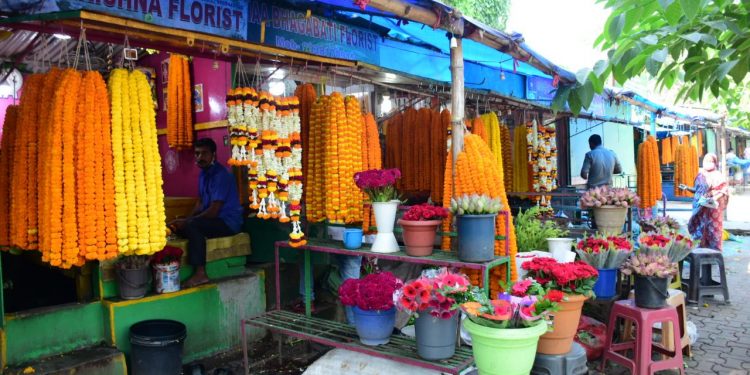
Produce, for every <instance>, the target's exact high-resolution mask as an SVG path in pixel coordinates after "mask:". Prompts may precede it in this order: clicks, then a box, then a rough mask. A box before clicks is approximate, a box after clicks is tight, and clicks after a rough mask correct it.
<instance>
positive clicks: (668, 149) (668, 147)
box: [661, 137, 674, 164]
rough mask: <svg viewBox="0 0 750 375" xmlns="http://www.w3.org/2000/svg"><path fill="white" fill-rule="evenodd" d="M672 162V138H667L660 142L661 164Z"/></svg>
mask: <svg viewBox="0 0 750 375" xmlns="http://www.w3.org/2000/svg"><path fill="white" fill-rule="evenodd" d="M672 162H674V156H673V155H672V138H670V137H667V138H664V139H662V140H661V163H662V164H669V163H672Z"/></svg>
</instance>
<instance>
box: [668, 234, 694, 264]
mask: <svg viewBox="0 0 750 375" xmlns="http://www.w3.org/2000/svg"><path fill="white" fill-rule="evenodd" d="M693 245H694V243H693V240H691V239H690V237H687V236H683V235H682V234H679V233H676V234H674V235H673V236H672V246H670V247H669V253H668V254H667V255H668V256H669V260H670V261H671V262H672V263H678V262H680V261H681V260H683V259H685V257H686V256H688V254H690V251H691V250H693Z"/></svg>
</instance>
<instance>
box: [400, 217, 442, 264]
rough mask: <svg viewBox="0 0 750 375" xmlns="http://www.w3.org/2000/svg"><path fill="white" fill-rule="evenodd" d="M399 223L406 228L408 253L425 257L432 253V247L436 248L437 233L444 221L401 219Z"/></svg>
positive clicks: (404, 235)
mask: <svg viewBox="0 0 750 375" xmlns="http://www.w3.org/2000/svg"><path fill="white" fill-rule="evenodd" d="M398 223H399V225H401V227H402V228H403V229H404V233H403V237H404V245H406V254H407V255H411V256H413V257H424V256H428V255H431V254H432V249H434V248H435V233H436V232H437V228H438V227H439V226H440V224H441V223H442V221H440V220H426V221H417V220H404V219H400V220H399V221H398Z"/></svg>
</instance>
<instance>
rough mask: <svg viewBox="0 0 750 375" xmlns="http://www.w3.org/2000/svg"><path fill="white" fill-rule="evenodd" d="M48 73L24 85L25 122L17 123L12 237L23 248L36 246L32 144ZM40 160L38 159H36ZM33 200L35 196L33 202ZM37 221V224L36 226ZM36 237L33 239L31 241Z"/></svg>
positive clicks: (22, 108) (22, 119)
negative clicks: (31, 158)
mask: <svg viewBox="0 0 750 375" xmlns="http://www.w3.org/2000/svg"><path fill="white" fill-rule="evenodd" d="M43 80H44V77H43V76H42V75H41V74H32V75H31V76H29V77H28V78H27V80H26V83H25V84H24V85H23V95H22V96H21V104H20V108H19V114H18V123H19V124H21V126H17V127H16V135H15V140H16V142H15V145H14V147H13V161H14V163H13V169H12V171H11V177H10V178H11V185H10V186H11V197H10V215H11V218H12V219H11V222H10V237H11V245H13V246H15V247H18V248H21V249H31V248H35V247H36V241H35V238H36V236H35V235H31V231H35V230H36V225H35V223H36V219H35V218H32V216H34V217H35V216H36V215H37V210H34V211H33V212H32V211H31V208H32V207H36V194H35V189H36V184H34V187H32V186H31V182H33V181H34V180H35V179H36V164H34V165H33V167H32V166H31V164H30V163H29V162H28V160H29V159H30V157H31V156H30V152H31V151H33V150H35V147H34V148H31V149H30V147H29V146H30V144H31V143H34V144H36V143H35V142H36V139H35V138H33V137H35V136H36V135H35V134H36V130H35V129H36V127H37V126H38V120H39V119H38V113H39V104H40V103H41V102H42V101H41V100H40V94H41V90H42V85H43ZM35 160H36V159H35ZM31 200H34V202H33V203H32V202H31ZM32 225H33V227H32ZM30 240H32V241H30Z"/></svg>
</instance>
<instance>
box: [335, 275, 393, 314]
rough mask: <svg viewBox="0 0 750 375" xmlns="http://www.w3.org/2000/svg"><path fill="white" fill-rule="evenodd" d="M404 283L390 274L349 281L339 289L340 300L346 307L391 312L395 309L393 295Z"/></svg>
mask: <svg viewBox="0 0 750 375" xmlns="http://www.w3.org/2000/svg"><path fill="white" fill-rule="evenodd" d="M402 285H403V282H402V281H401V280H399V279H398V278H397V277H396V276H394V275H393V274H392V273H390V272H380V273H371V274H369V275H367V276H365V277H363V278H361V279H347V280H346V281H344V283H343V284H341V286H340V287H339V298H341V303H343V304H344V305H346V306H357V307H359V308H360V309H362V310H366V311H376V310H389V309H391V308H392V307H393V293H394V292H395V291H396V290H398V289H399V288H401V286H402Z"/></svg>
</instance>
